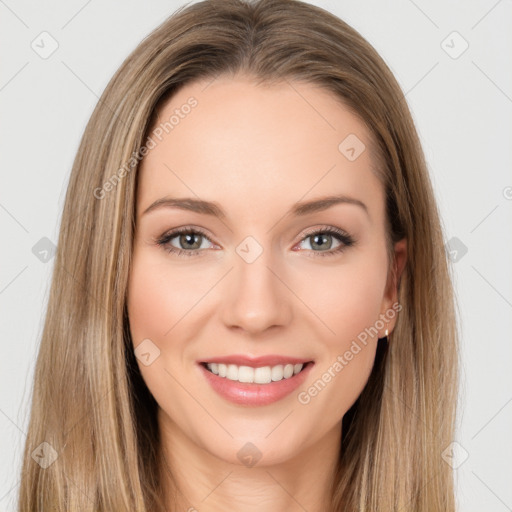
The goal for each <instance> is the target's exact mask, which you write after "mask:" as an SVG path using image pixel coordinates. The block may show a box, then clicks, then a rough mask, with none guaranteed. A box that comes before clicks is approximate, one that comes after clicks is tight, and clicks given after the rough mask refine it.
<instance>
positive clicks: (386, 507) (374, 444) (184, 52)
mask: <svg viewBox="0 0 512 512" xmlns="http://www.w3.org/2000/svg"><path fill="white" fill-rule="evenodd" d="M324 249H326V250H324ZM454 311H455V308H454V296H453V290H452V284H451V280H450V275H449V270H448V265H447V258H446V254H445V251H444V246H443V233H442V229H441V224H440V219H439V213H438V210H437V206H436V203H435V198H434V194H433V191H432V187H431V183H430V180H429V176H428V172H427V168H426V164H425V161H424V157H423V153H422V150H421V147H420V144H419V141H418V136H417V133H416V130H415V128H414V125H413V122H412V119H411V115H410V113H409V110H408V108H407V105H406V102H405V100H404V97H403V94H402V92H401V90H400V88H399V86H398V84H397V82H396V80H395V79H394V77H393V75H392V73H391V72H390V70H389V69H388V67H387V66H386V64H385V63H384V62H383V60H382V59H381V58H380V57H379V56H378V55H377V53H376V52H375V50H374V49H373V48H372V47H371V46H370V45H369V44H368V43H367V42H366V41H365V40H364V39H363V38H362V37H361V36H360V35H359V34H358V33H357V32H356V31H354V30H353V29H352V28H350V27H349V26H348V25H346V24H345V23H344V22H343V21H341V20H339V19H338V18H336V17H335V16H333V15H331V14H329V13H327V12H326V11H324V10H322V9H320V8H317V7H313V6H311V5H308V4H306V3H302V2H298V1H287V0H262V1H260V2H254V3H252V4H248V3H245V2H242V1H239V0H222V1H215V0H212V1H205V2H200V3H197V4H194V5H191V6H189V7H187V8H183V9H181V10H179V11H178V12H177V13H175V14H174V15H173V16H171V17H170V18H169V19H168V20H166V21H165V22H164V23H163V24H162V25H161V26H159V27H158V28H157V29H156V30H155V31H154V32H153V33H152V34H150V35H149V36H148V37H147V38H146V39H145V40H144V41H143V42H142V43H141V44H140V45H139V47H138V48H136V50H135V51H134V52H133V53H132V54H131V55H130V56H129V57H128V58H127V60H126V61H125V62H124V63H123V65H122V66H121V68H120V69H119V70H118V72H117V73H116V74H115V76H114V77H113V79H112V80H111V82H110V83H109V85H108V86H107V88H106V90H105V92H104V93H103V96H102V97H101V99H100V101H99V104H98V106H97V108H96V110H95V111H94V113H93V115H92V117H91V120H90V122H89V123H88V126H87V128H86V131H85V133H84V136H83V139H82V142H81V145H80V148H79V151H78V154H77V157H76V160H75V163H74V167H73V171H72V176H71V179H70V183H69V186H68V191H67V196H66V202H65V206H64V212H63V218H62V225H61V231H60V238H59V243H58V251H57V254H56V263H55V271H54V275H53V281H52V288H51V295H50V299H49V304H48V311H47V317H46V323H45V328H44V332H43V336H42V341H41V348H40V352H39V357H38V361H37V367H36V372H35V383H34V397H33V403H32V413H31V419H30V425H29V432H28V436H27V442H26V447H25V454H24V465H23V472H22V484H21V490H20V504H19V510H20V511H27V510H31V511H35V510H41V511H42V510H45V511H47V510H80V511H88V510H90V511H93V510H94V511H99V510H105V511H106V510H115V511H123V510H126V511H128V510H129V511H134V510H136V511H141V512H142V511H155V510H170V511H173V512H174V511H178V510H226V509H229V510H237V511H238V510H244V511H247V510H255V509H256V508H258V509H261V508H262V507H263V508H264V509H265V510H271V511H281V510H304V509H305V510H308V511H310V512H312V511H317V510H318V511H320V510H332V511H336V512H337V511H349V510H350V511H365V512H368V511H372V512H373V511H386V512H389V511H398V510H414V511H427V510H428V512H436V511H439V512H440V511H443V512H446V511H454V510H455V505H454V495H453V482H452V474H451V468H450V467H449V465H448V464H446V463H445V462H444V461H443V459H442V456H441V454H442V452H443V450H445V449H446V447H447V446H448V445H449V444H450V442H451V440H452V437H453V428H454V415H455V402H456V393H457V331H456V323H455V313H454Z"/></svg>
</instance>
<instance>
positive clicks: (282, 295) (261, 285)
mask: <svg viewBox="0 0 512 512" xmlns="http://www.w3.org/2000/svg"><path fill="white" fill-rule="evenodd" d="M235 252H236V254H235V257H234V260H233V261H234V269H233V271H232V272H230V275H231V280H230V283H231V286H230V287H229V292H228V293H229V297H227V299H226V301H224V309H223V316H224V318H223V320H224V322H225V323H226V325H230V326H238V327H241V328H243V329H244V330H246V331H249V332H257V331H262V330H265V329H267V328H268V327H271V326H274V325H284V324H286V323H287V322H288V321H289V319H290V315H291V309H290V308H291V304H290V301H289V297H288V296H287V293H289V292H287V288H286V286H284V285H283V283H281V281H280V279H279V278H278V277H277V276H276V274H277V275H279V271H277V270H275V269H274V268H275V267H277V268H279V265H276V258H275V257H274V255H273V254H272V250H271V248H270V247H268V246H267V247H265V248H264V247H263V246H262V245H261V244H260V243H259V242H258V241H257V240H256V239H255V238H253V237H247V238H246V239H244V240H243V241H242V242H241V243H240V244H239V245H238V246H237V247H236V249H235Z"/></svg>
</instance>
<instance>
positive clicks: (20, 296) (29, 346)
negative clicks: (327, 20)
mask: <svg viewBox="0 0 512 512" xmlns="http://www.w3.org/2000/svg"><path fill="white" fill-rule="evenodd" d="M312 3H314V4H316V5H319V6H321V7H324V8H325V9H327V10H328V11H330V12H333V13H334V14H336V15H338V16H339V17H341V18H342V19H344V20H345V21H347V22H348V23H349V24H350V25H352V26H353V27H354V28H355V29H357V30H358V31H359V32H361V34H362V35H363V36H364V37H366V38H367V39H368V40H369V42H370V43H371V44H373V45H374V46H375V48H376V49H377V51H378V52H379V53H380V54H381V55H382V57H383V58H384V59H385V60H386V62H387V63H388V64H389V66H390V67H391V69H392V70H393V72H394V73H395V76H396V77H397V79H398V80H399V82H400V84H401V86H402V88H403V90H404V92H405V93H406V98H407V101H408V102H409V105H410V107H411V109H412V111H413V115H414V119H415V122H416V125H417V127H418V130H419V133H420V136H421V139H422V143H423V147H424V150H425V153H426V157H427V161H428V164H429V169H430V172H431V177H432V180H433V183H434V187H435V191H436V195H437V199H438V202H439V206H440V209H441V214H442V220H443V224H444V227H445V230H446V232H445V235H446V242H447V244H448V245H447V247H448V249H449V250H451V251H452V255H453V258H454V260H453V275H454V279H455V284H456V287H457V294H458V300H459V308H460V329H461V334H462V354H461V358H462V365H463V367H462V383H461V396H460V405H461V408H460V416H459V421H458V430H457V445H456V446H455V448H454V450H453V451H451V450H448V451H447V452H446V453H445V454H444V458H445V460H446V461H447V463H450V464H451V465H452V466H454V468H455V474H456V479H457V497H458V502H459V510H461V511H467V512H473V511H474V512H481V511H482V510H486V511H487V512H501V511H506V510H512V486H511V485H510V483H511V481H512V480H511V477H512V436H511V433H512V385H511V383H512V372H511V371H510V368H511V363H512V357H511V356H512V348H511V343H510V341H511V338H510V332H511V331H512V314H511V313H512V279H511V274H512V265H511V261H512V257H511V256H512V254H511V253H512V251H511V247H512V229H510V228H511V222H510V221H511V217H512V174H511V171H510V170H511V168H512V166H511V163H512V150H511V147H512V145H511V141H512V138H511V136H512V120H511V113H512V58H511V49H512V2H511V1H510V0H502V1H498V2H496V1H495V0H488V1H483V0H479V1H466V2H463V1H458V2H457V1H452V2H449V3H447V2H442V1H440V0H436V1H430V2H427V1H426V0H422V1H420V0H417V1H416V2H413V1H412V0H395V1H393V2H379V1H377V0H372V1H364V2H361V1H359V2H358V1H356V0H352V1H343V2H334V1H331V2H328V1H314V2H312ZM182 4H183V2H181V1H180V2H177V1H163V0H160V1H156V0H154V1H151V2H142V1H135V0H132V1H125V2H123V3H122V4H121V2H119V3H118V4H116V3H114V2H112V1H110V0H108V1H102V2H100V1H98V0H89V1H83V0H73V1H67V2H65V1H63V0H60V1H54V2H51V1H49V2H40V3H38V2H35V1H31V2H24V1H15V0H5V1H4V0H0V40H1V45H0V51H1V60H0V62H1V63H2V65H1V69H0V109H1V112H0V119H1V121H2V122H1V125H0V129H1V134H0V143H1V151H0V159H1V167H0V168H1V178H2V186H1V188H0V225H1V233H2V235H1V236H2V238H1V240H2V251H1V256H2V264H1V266H0V311H1V317H0V332H1V339H2V345H1V346H2V357H0V453H1V457H0V460H1V467H0V510H4V511H13V510H14V503H15V499H16V493H17V491H18V486H19V475H18V470H19V465H20V457H21V451H22V447H23V443H24V439H25V431H26V428H27V421H28V404H29V399H30V395H31V386H32V378H33V369H34V362H35V357H36V353H37V347H38V342H39V337H40V335H41V331H42V325H43V316H44V312H45V310H46V301H47V296H48V290H49V279H50V276H51V271H52V264H53V260H52V259H51V253H49V254H48V255H47V256H46V258H49V259H48V261H47V262H45V261H44V260H45V256H44V253H43V252H41V246H40V245H36V244H38V243H39V244H44V243H45V242H40V240H41V239H42V238H43V237H47V238H48V239H50V240H51V241H53V242H54V243H55V242H56V241H57V235H58V226H59V222H60V212H61V209H62V206H63V200H64V194H65V190H66V185H67V181H68V178H69V172H70V169H71V165H72V161H73V158H74V155H75V152H76V150H77V147H78V143H79V140H80V137H81V135H82V132H83V129H84V127H85V124H86V122H87V120H88V118H89V116H90V114H91V112H92V110H93V107H94V106H95V104H96V102H97V100H98V97H99V96H100V94H101V92H102V91H103V89H104V87H105V86H106V84H107V82H108V81H109V79H110V78H111V76H112V74H113V73H114V72H115V70H116V69H117V68H118V67H119V65H120V64H121V63H122V61H123V60H124V58H125V57H126V56H127V55H128V53H129V52H130V51H131V50H132V49H133V48H134V47H135V46H136V45H137V44H138V43H139V42H140V41H141V39H142V38H143V37H144V36H146V35H147V34H148V33H149V32H150V31H151V30H152V29H153V28H155V27H156V26H157V25H158V24H159V23H160V22H162V21H163V20H164V19H165V18H166V17H167V16H168V15H170V14H171V13H172V12H173V11H174V10H175V9H176V8H177V7H178V6H180V5H182ZM121 5H122V7H121ZM44 31H46V32H48V33H49V34H50V36H47V35H43V36H41V35H40V34H41V33H42V32H44ZM454 31H456V32H457V33H458V34H459V35H457V34H455V35H454V34H452V33H453V32H454ZM44 38H45V39H44ZM52 39H54V40H55V41H56V44H58V48H57V49H56V50H55V51H54V53H53V54H51V55H50V56H47V58H42V56H41V55H40V54H41V52H43V51H49V50H50V49H51V44H52ZM443 41H444V42H443ZM465 42H466V43H465ZM54 44H55V43H54ZM465 44H468V45H469V46H468V48H467V49H466V50H465V51H464V52H463V53H461V52H462V50H463V49H464V47H465ZM31 45H33V46H34V47H35V48H36V49H37V51H36V50H35V49H33V48H32V46H31ZM43 46H44V50H43ZM38 52H39V53H38ZM459 54H460V55H459ZM43 56H45V57H46V55H43ZM34 246H36V249H34V251H33V247H34ZM466 249H467V252H466V253H465V250H466ZM41 441H43V440H41Z"/></svg>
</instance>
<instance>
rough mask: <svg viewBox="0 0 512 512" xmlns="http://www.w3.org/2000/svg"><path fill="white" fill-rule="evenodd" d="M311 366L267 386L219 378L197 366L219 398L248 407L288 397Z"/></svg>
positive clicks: (309, 364)
mask: <svg viewBox="0 0 512 512" xmlns="http://www.w3.org/2000/svg"><path fill="white" fill-rule="evenodd" d="M312 366H313V363H312V362H310V363H307V365H306V367H305V368H303V369H302V371H301V372H299V373H297V374H296V375H294V376H293V377H290V378H289V379H282V380H279V381H277V382H270V383H268V384H250V383H245V382H238V381H237V380H230V379H228V378H227V377H219V376H218V375H215V374H214V373H212V372H210V371H209V370H207V369H206V368H205V367H204V366H203V365H202V364H200V365H199V367H200V368H201V371H202V372H203V374H204V376H205V378H206V380H207V381H208V382H209V384H210V385H211V387H212V388H213V389H214V390H215V391H216V392H217V393H218V394H219V395H220V396H222V397H223V398H225V399H226V400H229V401H230V402H233V403H235V404H237V405H247V406H250V407H254V406H258V405H268V404H271V403H274V402H277V401H278V400H281V399H282V398H284V397H285V396H288V395H289V394H291V393H292V392H293V391H294V390H296V389H297V388H298V387H299V386H300V385H301V384H302V383H303V382H304V380H305V379H306V377H307V375H308V373H309V371H310V370H311V367H312Z"/></svg>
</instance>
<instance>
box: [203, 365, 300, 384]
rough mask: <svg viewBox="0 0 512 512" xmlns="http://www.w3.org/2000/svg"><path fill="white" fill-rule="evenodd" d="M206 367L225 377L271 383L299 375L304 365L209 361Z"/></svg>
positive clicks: (248, 381) (257, 382)
mask: <svg viewBox="0 0 512 512" xmlns="http://www.w3.org/2000/svg"><path fill="white" fill-rule="evenodd" d="M206 367H207V368H208V369H209V370H210V371H211V372H212V373H214V374H215V375H218V376H219V377H225V378H227V379H230V380H236V381H238V382H247V383H251V384H252V383H255V384H269V383H270V382H277V381H280V380H283V379H289V378H290V377H292V376H293V375H297V373H299V372H300V371H301V370H302V368H303V367H304V365H303V364H302V363H299V364H295V365H293V364H286V365H282V364H278V365H277V366H272V367H270V366H262V367H260V368H252V367H250V366H237V365H236V364H222V363H207V365H206Z"/></svg>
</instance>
